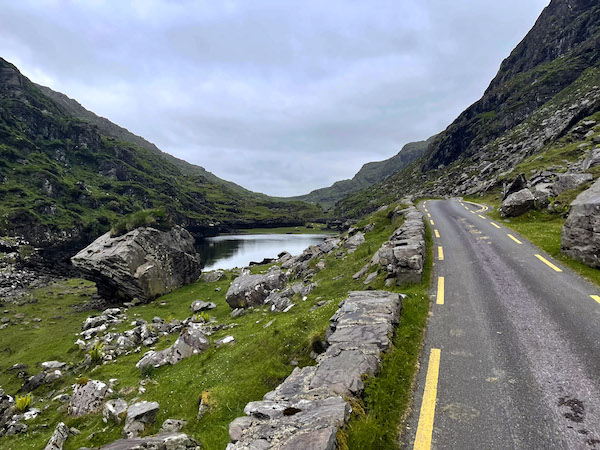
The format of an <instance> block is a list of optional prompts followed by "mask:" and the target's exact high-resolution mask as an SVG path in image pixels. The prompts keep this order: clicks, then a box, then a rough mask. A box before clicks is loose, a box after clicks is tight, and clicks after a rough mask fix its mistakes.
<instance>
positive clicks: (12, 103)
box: [0, 59, 320, 248]
mask: <svg viewBox="0 0 600 450" xmlns="http://www.w3.org/2000/svg"><path fill="white" fill-rule="evenodd" d="M149 208H162V209H165V210H166V211H167V212H168V213H170V215H171V216H173V218H174V219H175V221H176V222H177V223H179V224H181V225H183V226H185V227H187V228H188V229H189V230H190V231H191V232H193V233H195V234H196V235H200V236H202V235H207V234H215V233H216V231H217V230H223V229H228V228H230V227H249V226H267V225H281V224H299V223H302V222H303V221H305V219H306V218H307V217H315V216H318V215H320V211H319V210H318V208H316V207H315V206H314V205H309V204H307V203H302V202H298V201H282V200H279V199H273V198H269V197H267V196H264V195H260V194H254V193H251V192H250V191H247V190H245V189H243V188H241V187H239V186H237V185H235V184H233V183H229V182H226V181H223V180H220V179H219V178H217V177H216V176H214V175H213V174H211V173H209V172H207V171H206V170H204V169H203V168H201V167H198V166H194V165H191V164H188V163H186V162H184V161H181V160H178V159H176V158H174V157H172V156H171V155H168V154H166V153H163V152H161V151H160V150H159V149H158V148H156V147H155V146H154V145H153V144H151V143H149V142H148V141H146V140H144V139H143V138H141V137H139V136H135V135H133V134H132V133H130V132H129V131H127V130H125V129H124V128H121V127H119V126H117V125H115V124H113V123H111V122H109V121H108V120H106V119H103V118H100V117H98V116H96V115H95V114H93V113H91V112H89V111H87V110H85V109H84V108H83V107H81V105H79V104H78V103H77V102H75V101H73V100H71V99H69V98H68V97H66V96H64V95H62V94H59V93H57V92H54V91H51V90H49V89H48V88H42V87H39V86H37V85H35V84H34V83H32V82H31V81H29V80H28V79H27V78H26V77H24V76H23V75H22V74H21V73H20V72H19V71H18V69H17V68H16V67H15V66H13V65H12V64H10V63H8V62H7V61H5V60H3V59H0V236H2V235H9V236H23V237H25V238H26V239H27V240H29V241H30V242H31V243H32V245H34V246H38V247H49V248H58V247H63V246H67V247H70V248H76V247H81V246H83V245H85V244H86V243H88V242H89V241H90V240H92V239H94V238H95V237H97V236H98V235H100V234H101V233H103V232H105V231H107V230H108V229H109V228H110V227H111V225H112V224H114V223H115V222H116V221H117V220H118V219H119V218H120V217H121V216H123V215H126V214H129V213H133V212H136V211H139V210H141V209H149Z"/></svg>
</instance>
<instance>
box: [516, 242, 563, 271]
mask: <svg viewBox="0 0 600 450" xmlns="http://www.w3.org/2000/svg"><path fill="white" fill-rule="evenodd" d="M507 236H508V237H509V238H511V239H512V240H513V241H515V242H516V243H517V244H522V242H521V241H520V240H518V239H517V238H516V237H514V236H513V235H512V234H507ZM554 267H556V266H554Z"/></svg>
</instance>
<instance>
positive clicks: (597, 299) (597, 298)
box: [438, 288, 600, 303]
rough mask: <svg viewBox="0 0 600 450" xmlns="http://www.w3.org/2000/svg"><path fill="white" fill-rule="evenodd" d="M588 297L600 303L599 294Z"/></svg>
mask: <svg viewBox="0 0 600 450" xmlns="http://www.w3.org/2000/svg"><path fill="white" fill-rule="evenodd" d="M438 289H439V288H438ZM438 296H439V293H438ZM590 297H592V298H593V299H594V300H596V301H597V302H598V303H600V295H590Z"/></svg>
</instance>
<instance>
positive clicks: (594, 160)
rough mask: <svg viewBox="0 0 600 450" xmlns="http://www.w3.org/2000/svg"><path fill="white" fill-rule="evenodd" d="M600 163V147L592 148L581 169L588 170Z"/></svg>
mask: <svg viewBox="0 0 600 450" xmlns="http://www.w3.org/2000/svg"><path fill="white" fill-rule="evenodd" d="M599 164H600V147H597V148H595V149H593V150H590V152H589V153H588V155H587V156H586V158H585V159H584V160H583V162H582V163H581V170H583V171H586V170H589V169H590V168H592V167H595V166H597V165H599Z"/></svg>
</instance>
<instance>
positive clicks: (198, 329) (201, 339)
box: [136, 323, 210, 369]
mask: <svg viewBox="0 0 600 450" xmlns="http://www.w3.org/2000/svg"><path fill="white" fill-rule="evenodd" d="M208 347H210V342H209V341H208V339H207V338H206V336H205V335H204V333H203V332H202V325H200V324H196V323H190V324H189V325H188V326H186V327H185V328H184V329H183V331H182V332H181V334H180V335H179V337H178V338H177V340H176V341H175V343H174V344H173V345H172V346H171V347H169V348H166V349H164V350H160V351H154V350H151V351H149V352H148V353H146V354H145V355H144V356H143V357H142V359H141V360H140V361H139V362H138V363H137V364H136V367H137V368H139V369H141V368H143V367H144V366H153V367H161V366H165V365H167V364H171V365H173V364H177V363H178V362H179V361H181V360H182V359H185V358H189V357H190V356H192V355H196V354H198V353H200V352H202V351H204V350H206V349H207V348H208Z"/></svg>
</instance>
